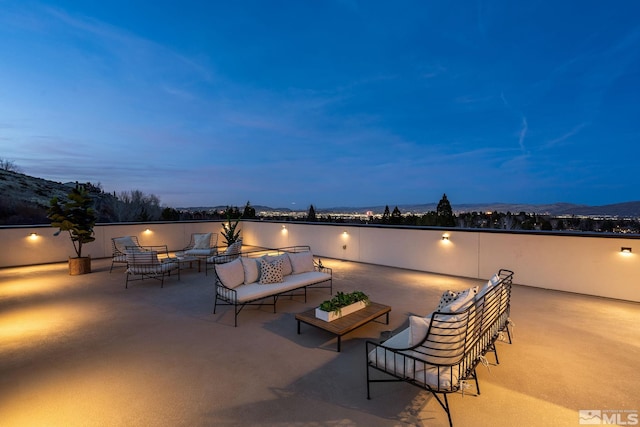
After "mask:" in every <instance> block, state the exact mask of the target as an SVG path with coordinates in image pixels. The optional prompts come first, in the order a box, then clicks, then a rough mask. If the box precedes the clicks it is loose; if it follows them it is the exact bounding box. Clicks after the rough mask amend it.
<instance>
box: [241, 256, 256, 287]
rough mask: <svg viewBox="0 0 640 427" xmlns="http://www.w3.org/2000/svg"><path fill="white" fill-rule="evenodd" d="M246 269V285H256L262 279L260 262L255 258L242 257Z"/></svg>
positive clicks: (243, 266)
mask: <svg viewBox="0 0 640 427" xmlns="http://www.w3.org/2000/svg"><path fill="white" fill-rule="evenodd" d="M240 261H241V262H242V268H243V269H244V284H245V285H248V284H249V283H255V282H257V281H258V279H259V278H260V267H259V262H258V260H257V259H255V258H249V257H240Z"/></svg>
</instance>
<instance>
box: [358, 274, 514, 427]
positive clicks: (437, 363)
mask: <svg viewBox="0 0 640 427" xmlns="http://www.w3.org/2000/svg"><path fill="white" fill-rule="evenodd" d="M512 281H513V272H512V271H510V270H505V269H501V270H500V271H499V272H498V273H497V274H495V275H494V276H493V277H492V278H491V279H490V280H489V281H488V282H487V283H486V284H485V285H484V286H482V288H480V287H479V286H475V287H472V288H470V289H467V290H464V291H462V292H452V291H446V292H445V293H444V294H443V295H442V298H441V299H440V304H439V305H438V307H437V308H436V310H435V311H434V312H432V313H431V314H429V315H427V316H425V317H419V316H410V317H409V327H408V328H406V329H404V330H403V331H401V332H399V333H398V334H396V335H395V336H393V337H391V338H390V339H388V340H387V341H384V342H383V343H379V342H373V341H367V343H366V352H367V354H366V356H367V359H366V363H367V399H370V398H371V392H370V385H371V383H374V382H394V381H405V382H407V383H409V384H412V385H414V386H417V387H419V388H421V389H424V390H427V391H429V392H431V393H432V394H433V396H434V397H435V399H436V400H437V402H438V403H439V404H440V405H441V406H442V408H443V409H444V410H445V412H446V413H447V416H448V418H449V425H450V426H453V422H452V420H451V412H450V408H449V403H448V400H447V394H448V393H455V392H458V391H462V392H464V390H465V388H466V387H468V384H467V380H468V379H473V380H474V381H475V385H476V390H477V393H478V394H480V385H479V384H478V377H477V375H476V366H477V364H478V363H483V364H487V365H488V362H487V360H486V358H485V354H486V353H487V352H493V353H494V354H495V358H496V363H499V360H498V353H497V350H496V345H495V343H496V340H498V339H499V338H500V337H503V336H505V335H504V334H505V333H506V336H508V339H509V342H511V333H510V332H509V325H510V322H511V321H510V319H509V313H510V307H511V306H510V300H511V285H512ZM376 372H382V373H384V374H385V375H380V374H375V373H376ZM374 374H375V375H374Z"/></svg>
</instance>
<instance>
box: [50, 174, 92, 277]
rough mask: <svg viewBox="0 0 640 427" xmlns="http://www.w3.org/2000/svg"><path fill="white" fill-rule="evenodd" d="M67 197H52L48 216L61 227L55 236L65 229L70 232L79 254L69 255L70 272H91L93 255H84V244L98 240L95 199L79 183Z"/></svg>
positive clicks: (76, 273)
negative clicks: (65, 198) (61, 198)
mask: <svg viewBox="0 0 640 427" xmlns="http://www.w3.org/2000/svg"><path fill="white" fill-rule="evenodd" d="M67 198H68V199H69V200H67V201H65V202H60V201H59V200H58V198H57V197H54V198H52V199H51V201H50V206H49V209H48V211H47V218H49V219H50V220H51V226H52V227H57V228H58V229H59V230H58V231H57V232H55V233H54V236H58V235H59V234H60V233H61V232H63V231H67V232H69V237H70V238H71V243H73V249H74V250H75V252H76V255H77V257H69V274H71V275H78V274H85V273H91V257H90V256H89V257H83V256H82V245H83V244H85V243H90V242H93V241H94V240H96V239H95V237H94V234H93V227H94V226H95V223H96V215H95V211H94V209H93V199H91V197H90V196H89V192H88V191H87V190H86V189H85V188H84V187H83V186H80V185H77V184H76V187H75V188H74V189H72V190H71V191H70V192H69V194H67Z"/></svg>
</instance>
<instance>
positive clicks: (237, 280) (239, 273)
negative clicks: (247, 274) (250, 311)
mask: <svg viewBox="0 0 640 427" xmlns="http://www.w3.org/2000/svg"><path fill="white" fill-rule="evenodd" d="M215 269H216V275H217V276H218V279H219V280H220V282H222V284H223V285H225V286H226V287H227V288H231V289H233V288H236V287H238V286H240V285H242V284H243V283H244V269H243V268H242V261H240V260H239V259H237V258H236V259H234V260H233V261H231V262H226V263H224V264H216V265H215Z"/></svg>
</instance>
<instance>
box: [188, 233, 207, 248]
mask: <svg viewBox="0 0 640 427" xmlns="http://www.w3.org/2000/svg"><path fill="white" fill-rule="evenodd" d="M210 247H211V233H202V234H194V235H193V248H192V249H209V248H210Z"/></svg>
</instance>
